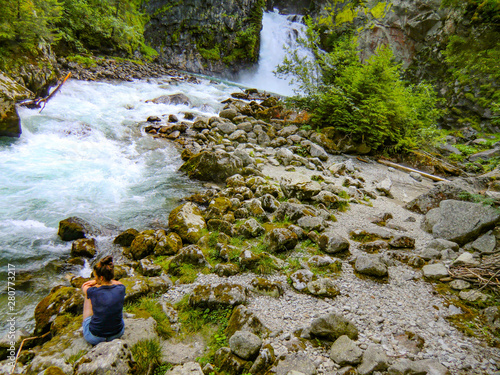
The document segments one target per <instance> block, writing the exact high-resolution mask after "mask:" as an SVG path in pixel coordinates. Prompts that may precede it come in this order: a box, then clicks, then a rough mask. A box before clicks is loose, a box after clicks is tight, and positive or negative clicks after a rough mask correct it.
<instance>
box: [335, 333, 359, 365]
mask: <svg viewBox="0 0 500 375" xmlns="http://www.w3.org/2000/svg"><path fill="white" fill-rule="evenodd" d="M362 356H363V351H362V350H361V349H360V348H359V347H358V346H357V345H356V343H355V342H354V341H352V340H351V339H350V338H349V337H347V336H346V335H343V336H340V337H339V338H338V339H337V340H335V342H334V343H333V345H332V347H331V348H330V359H331V360H332V361H334V362H335V363H337V364H339V365H340V366H344V365H357V364H358V363H360V362H361V357H362Z"/></svg>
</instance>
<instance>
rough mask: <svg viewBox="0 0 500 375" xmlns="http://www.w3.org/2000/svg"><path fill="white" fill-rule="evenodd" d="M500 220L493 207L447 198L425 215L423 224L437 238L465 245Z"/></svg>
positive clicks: (499, 214) (499, 215)
mask: <svg viewBox="0 0 500 375" xmlns="http://www.w3.org/2000/svg"><path fill="white" fill-rule="evenodd" d="M499 220H500V213H499V212H497V210H495V209H494V208H492V207H488V206H484V205H482V204H478V203H471V202H462V201H455V200H446V201H442V202H441V203H440V205H439V207H438V208H433V209H432V210H430V211H429V212H428V213H427V214H426V215H425V219H424V222H423V224H422V226H423V229H424V230H426V231H427V232H429V233H432V234H433V236H434V237H435V238H444V239H446V240H449V241H453V242H456V243H458V244H461V245H463V244H465V243H467V242H470V241H471V240H473V239H475V238H477V237H478V236H479V235H481V234H483V233H484V232H486V231H487V230H488V229H490V228H492V227H494V225H495V224H496V223H497V222H498V221H499Z"/></svg>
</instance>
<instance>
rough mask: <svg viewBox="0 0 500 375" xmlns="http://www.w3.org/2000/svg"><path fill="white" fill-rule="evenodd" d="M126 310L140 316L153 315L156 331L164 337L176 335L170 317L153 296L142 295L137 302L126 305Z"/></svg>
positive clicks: (147, 316)
mask: <svg viewBox="0 0 500 375" xmlns="http://www.w3.org/2000/svg"><path fill="white" fill-rule="evenodd" d="M125 311H127V312H129V313H132V314H135V315H136V317H138V318H149V317H152V318H153V319H154V320H156V323H157V325H156V331H157V332H158V334H159V335H160V336H161V337H163V338H165V339H166V338H169V337H172V336H173V335H174V331H173V330H172V327H171V326H170V321H169V320H168V317H167V316H166V315H165V313H164V312H163V309H162V307H161V305H160V303H159V302H158V301H157V300H155V299H154V298H151V297H142V298H141V299H139V300H138V301H137V302H133V303H131V304H127V305H125Z"/></svg>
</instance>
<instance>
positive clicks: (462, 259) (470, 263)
mask: <svg viewBox="0 0 500 375" xmlns="http://www.w3.org/2000/svg"><path fill="white" fill-rule="evenodd" d="M453 266H466V267H477V266H479V261H478V260H476V259H474V255H473V254H471V253H468V252H467V251H466V252H464V253H462V254H460V255H459V256H458V258H457V259H455V261H454V262H453Z"/></svg>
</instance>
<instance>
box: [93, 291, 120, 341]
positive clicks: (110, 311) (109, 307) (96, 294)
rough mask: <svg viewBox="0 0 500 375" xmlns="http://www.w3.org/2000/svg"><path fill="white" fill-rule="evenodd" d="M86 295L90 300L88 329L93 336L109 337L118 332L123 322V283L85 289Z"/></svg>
mask: <svg viewBox="0 0 500 375" xmlns="http://www.w3.org/2000/svg"><path fill="white" fill-rule="evenodd" d="M87 297H88V298H89V299H90V301H91V302H92V311H93V313H94V315H92V319H91V320H90V324H89V330H90V333H92V334H93V335H94V336H97V337H109V336H113V335H116V334H117V333H119V332H120V331H121V330H122V329H123V326H124V323H123V301H124V299H125V285H122V284H118V285H101V286H100V287H90V288H88V289H87Z"/></svg>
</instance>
